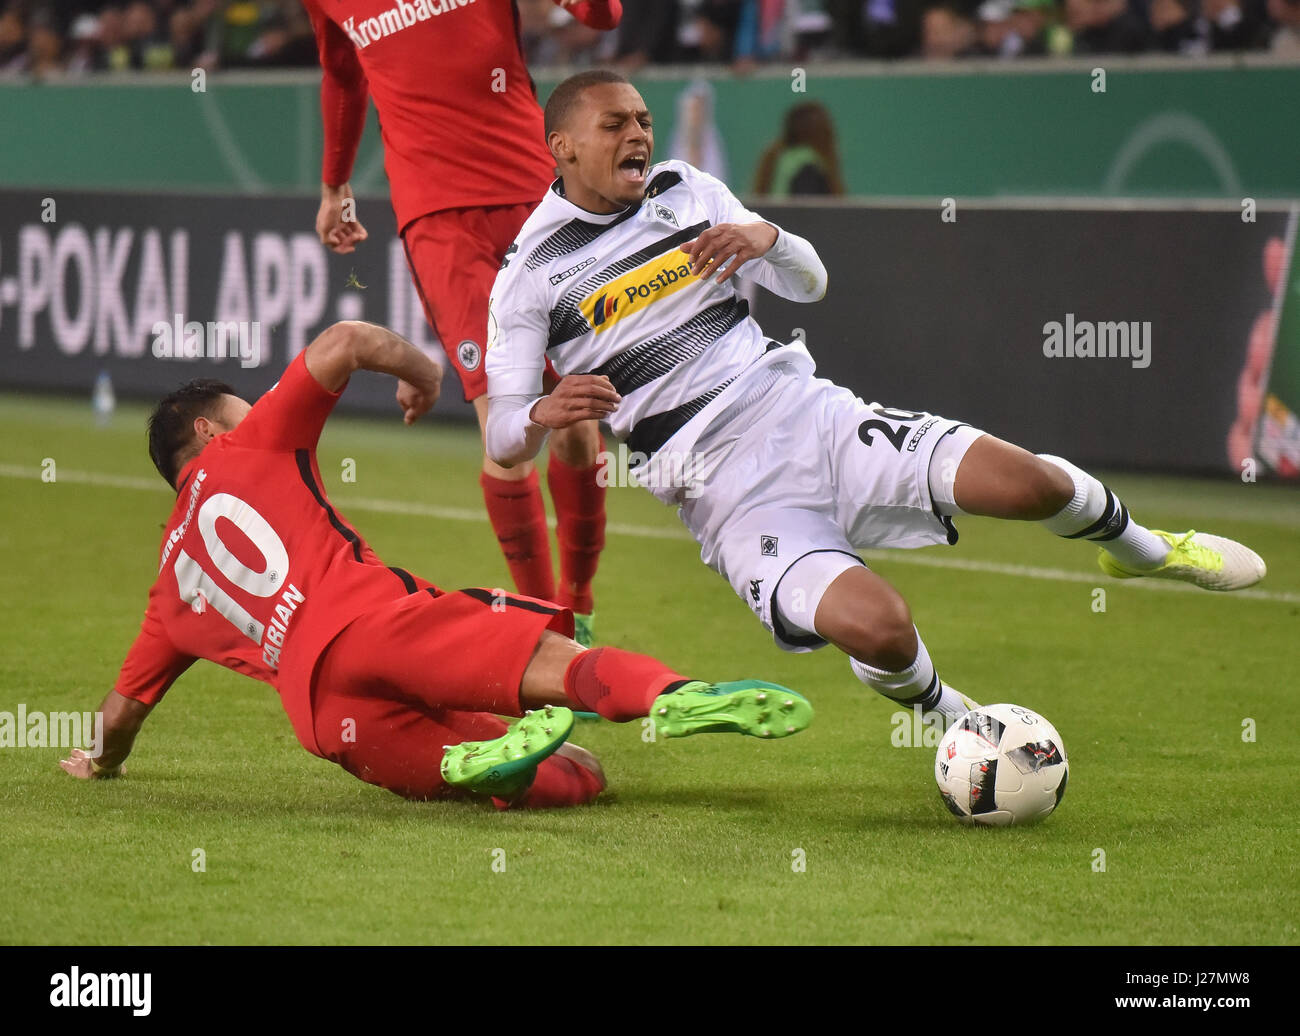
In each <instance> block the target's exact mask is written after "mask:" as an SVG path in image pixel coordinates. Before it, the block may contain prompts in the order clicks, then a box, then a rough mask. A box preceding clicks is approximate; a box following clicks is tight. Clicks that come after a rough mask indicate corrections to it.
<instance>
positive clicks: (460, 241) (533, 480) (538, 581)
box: [402, 206, 555, 600]
mask: <svg viewBox="0 0 1300 1036" xmlns="http://www.w3.org/2000/svg"><path fill="white" fill-rule="evenodd" d="M511 208H515V207H511ZM518 208H519V209H520V211H521V214H520V215H519V216H518V223H517V224H516V225H515V227H514V228H513V229H512V230H510V232H509V233H508V234H507V235H506V238H505V241H504V242H501V241H500V240H499V239H500V237H501V236H502V234H503V233H504V231H503V228H502V227H501V226H500V223H501V217H500V215H499V212H500V210H494V209H454V210H450V211H446V212H433V213H430V214H428V215H426V216H422V217H420V218H419V219H417V220H414V221H413V222H412V223H410V224H408V225H407V226H406V227H405V228H403V230H402V244H403V247H404V248H405V250H406V260H407V265H408V267H409V268H410V271H411V279H412V281H413V282H414V284H415V289H416V291H417V293H418V294H419V296H420V301H421V302H422V303H423V305H424V313H425V317H426V319H427V320H428V322H429V326H430V327H431V328H433V331H434V333H435V334H436V335H437V336H438V339H439V341H441V342H442V345H443V350H444V351H445V352H446V354H447V360H448V362H449V363H450V364H451V365H452V366H453V367H454V368H455V369H456V373H457V375H458V376H459V378H460V383H461V388H462V390H463V391H464V394H465V399H466V401H467V402H470V403H472V404H473V405H474V411H475V414H476V415H477V417H478V423H479V434H480V436H482V431H483V426H484V424H485V423H486V421H487V396H486V392H487V376H486V373H485V372H484V369H483V351H484V348H485V346H486V344H487V304H488V297H489V295H490V293H491V291H492V283H493V281H494V280H495V279H496V274H497V270H498V268H499V267H500V265H501V255H502V253H503V252H504V251H505V249H506V247H507V245H508V244H509V242H510V239H511V238H512V237H513V236H514V233H515V232H516V231H517V230H518V228H519V226H521V225H522V223H523V220H524V219H526V218H527V208H526V207H524V206H518ZM507 211H508V210H507ZM479 485H480V486H481V488H482V490H483V502H484V504H485V505H486V508H487V513H488V520H489V521H490V522H491V523H492V529H493V531H494V532H495V533H496V537H497V542H498V543H500V545H501V552H502V553H503V554H504V555H505V559H506V564H507V565H508V566H509V568H510V575H511V578H512V579H513V580H514V583H515V586H516V588H517V589H518V590H519V592H520V593H522V594H526V595H528V596H529V597H539V598H542V599H543V600H551V599H552V598H553V597H554V596H555V576H554V572H553V570H552V566H551V545H550V539H549V536H548V533H547V529H546V508H545V506H544V505H543V503H542V494H541V489H540V486H539V483H538V478H537V471H536V469H535V468H534V467H533V465H532V464H520V465H516V466H515V467H513V468H502V467H500V466H499V465H496V464H493V463H492V462H491V461H490V460H488V458H487V456H486V454H484V457H483V468H482V471H481V473H480V475H479Z"/></svg>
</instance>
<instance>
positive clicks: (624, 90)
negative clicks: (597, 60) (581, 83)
mask: <svg viewBox="0 0 1300 1036" xmlns="http://www.w3.org/2000/svg"><path fill="white" fill-rule="evenodd" d="M548 143H549V144H550V146H551V152H552V154H554V155H555V159H556V163H557V164H558V166H559V169H560V175H561V176H562V177H563V178H564V192H565V194H566V196H567V197H568V199H569V200H570V201H571V202H573V203H574V204H575V205H577V206H579V207H581V208H584V209H586V210H587V211H589V212H599V213H612V212H619V211H621V210H623V209H625V208H627V207H628V206H629V205H636V204H638V203H639V202H640V201H641V199H642V198H643V197H644V196H645V187H646V174H647V173H648V172H649V171H650V158H651V156H652V155H653V154H654V128H653V124H652V121H651V118H650V112H649V111H648V110H647V109H646V106H645V101H644V100H642V99H641V94H640V93H638V92H637V89H636V87H634V86H632V85H631V84H629V83H600V84H598V85H596V86H590V87H588V88H587V89H586V90H584V91H583V92H582V95H581V96H580V97H579V99H578V102H577V104H575V105H574V107H573V109H572V110H571V111H570V113H569V117H568V118H567V119H566V120H565V121H564V124H563V125H562V126H560V127H557V128H556V129H555V130H553V131H552V132H551V137H550V140H549V141H548Z"/></svg>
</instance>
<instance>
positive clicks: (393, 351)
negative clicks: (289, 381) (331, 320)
mask: <svg viewBox="0 0 1300 1036" xmlns="http://www.w3.org/2000/svg"><path fill="white" fill-rule="evenodd" d="M305 362H306V364H307V373H309V374H310V375H311V376H312V377H313V378H315V379H316V380H317V381H318V382H320V384H321V386H322V387H324V388H325V389H326V390H327V391H329V392H340V391H342V389H343V386H344V385H346V384H347V383H348V378H350V377H352V375H353V374H355V373H356V372H357V371H359V370H361V371H378V372H379V373H380V374H391V375H392V376H393V377H395V378H397V379H398V382H399V383H398V386H397V405H398V406H399V407H401V408H402V415H403V418H404V420H405V421H406V423H407V424H412V423H413V422H414V421H415V420H416V419H417V418H419V417H420V416H421V415H422V414H426V413H428V411H429V410H430V409H431V408H432V406H433V404H434V403H436V402H437V401H438V394H439V392H440V391H441V390H442V368H441V367H439V366H438V365H437V364H436V363H434V362H433V361H432V360H431V359H429V357H427V356H425V355H424V353H422V352H420V350H419V349H417V348H416V347H415V346H413V345H412V344H411V343H410V342H408V341H407V340H406V339H405V338H403V337H402V336H401V335H399V334H395V333H394V332H392V331H390V330H388V328H386V327H380V326H379V325H378V324H367V323H366V322H365V321H363V320H344V321H341V322H339V323H337V324H333V325H332V326H330V327H327V328H326V329H325V330H324V331H323V332H322V333H321V335H320V336H319V337H318V338H317V339H316V340H315V341H314V342H312V343H311V345H309V346H307V356H306V360H305Z"/></svg>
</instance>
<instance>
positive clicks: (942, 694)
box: [849, 626, 968, 719]
mask: <svg viewBox="0 0 1300 1036" xmlns="http://www.w3.org/2000/svg"><path fill="white" fill-rule="evenodd" d="M912 628H913V629H916V627H915V626H913V627H912ZM849 666H850V667H851V668H852V669H853V675H854V676H856V677H857V678H858V679H859V680H861V681H862V682H863V683H864V684H866V685H867V686H868V687H870V688H871V689H872V690H874V691H878V692H879V693H881V694H883V695H884V696H885V697H886V698H888V699H889V700H890V701H895V702H898V704H899V705H906V706H907V707H908V708H911V707H912V706H913V705H920V706H921V709H922V711H924V712H941V713H943V714H944V715H945V716H947V717H949V718H950V719H955V718H956V717H957V716H960V715H962V714H964V713H965V712H966V711H967V709H968V706H967V705H966V703H965V702H964V701H963V700H962V697H961V695H959V694H958V693H957V692H956V691H954V690H953V689H952V688H951V687H946V686H944V683H943V681H942V680H940V679H939V674H938V673H936V672H935V671H934V663H933V662H931V661H930V652H928V651H927V650H926V649H925V641H923V640H922V639H921V634H920V633H917V635H916V661H914V662H913V663H912V664H911V665H910V666H908V667H907V668H906V669H904V670H902V671H901V672H893V671H891V670H888V669H877V668H876V667H875V666H870V665H867V664H866V663H865V662H859V661H858V660H857V659H856V658H853V657H851V656H850V658H849Z"/></svg>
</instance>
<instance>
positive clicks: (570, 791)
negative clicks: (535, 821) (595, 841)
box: [492, 755, 604, 809]
mask: <svg viewBox="0 0 1300 1036" xmlns="http://www.w3.org/2000/svg"><path fill="white" fill-rule="evenodd" d="M603 788H604V785H602V784H601V781H600V778H599V777H597V776H596V775H595V774H594V773H592V772H591V771H590V770H588V769H587V768H586V767H585V766H582V765H580V764H579V763H575V762H574V761H573V760H572V759H566V758H565V757H564V756H560V755H553V756H551V757H550V758H549V759H546V760H544V761H543V762H542V765H541V766H539V767H538V768H537V776H536V777H535V778H534V779H533V784H532V787H530V788H529V789H528V792H527V794H525V795H524V797H523V798H522V799H520V800H519V801H517V802H514V803H511V802H508V801H506V800H505V799H498V798H493V800H492V802H493V804H494V805H495V806H496V807H497V809H562V808H564V807H566V806H585V805H586V804H587V803H588V802H591V801H593V800H594V799H595V798H596V796H597V795H599V794H600V793H601V791H602V790H603Z"/></svg>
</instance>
